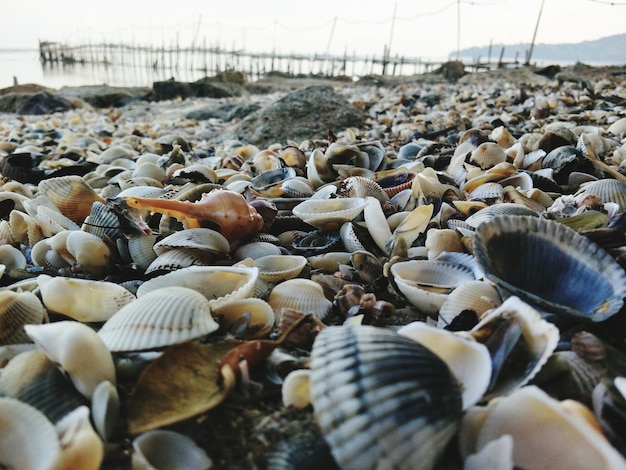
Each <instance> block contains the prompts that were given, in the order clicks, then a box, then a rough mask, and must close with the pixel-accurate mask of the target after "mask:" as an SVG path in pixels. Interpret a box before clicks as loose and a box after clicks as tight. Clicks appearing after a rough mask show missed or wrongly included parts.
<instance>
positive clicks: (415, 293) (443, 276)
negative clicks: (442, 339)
mask: <svg viewBox="0 0 626 470" xmlns="http://www.w3.org/2000/svg"><path fill="white" fill-rule="evenodd" d="M390 275H391V276H392V277H393V281H394V282H395V284H396V286H397V288H398V290H399V291H400V293H402V294H403V295H404V296H405V297H406V298H407V300H408V301H409V302H410V303H411V304H412V305H414V306H415V307H417V308H419V309H420V310H421V311H423V312H424V313H426V314H429V315H435V314H437V312H438V311H439V309H440V308H441V305H442V304H443V302H444V301H445V300H446V299H447V297H448V294H449V293H450V292H452V290H453V289H455V288H456V287H458V286H460V285H461V284H463V283H465V282H468V281H473V280H474V279H475V278H474V274H473V273H472V271H471V270H470V269H469V268H467V267H466V266H462V265H459V264H453V263H446V262H442V261H430V260H410V261H401V262H398V263H395V264H393V265H392V266H391V268H390Z"/></svg>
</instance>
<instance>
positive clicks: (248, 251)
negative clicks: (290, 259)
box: [233, 241, 282, 260]
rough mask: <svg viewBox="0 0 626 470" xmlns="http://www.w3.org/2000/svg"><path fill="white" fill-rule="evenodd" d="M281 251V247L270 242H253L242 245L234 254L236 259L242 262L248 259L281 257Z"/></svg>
mask: <svg viewBox="0 0 626 470" xmlns="http://www.w3.org/2000/svg"><path fill="white" fill-rule="evenodd" d="M281 253H282V252H281V249H280V247H279V246H277V245H275V244H274V243H270V242H259V241H257V242H251V243H246V244H245V245H241V246H240V247H239V248H237V249H236V250H235V252H234V254H233V257H234V259H236V260H242V259H246V258H250V259H253V260H254V259H257V258H262V257H263V256H268V255H280V254H281Z"/></svg>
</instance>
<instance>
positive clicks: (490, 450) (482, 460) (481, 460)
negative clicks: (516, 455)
mask: <svg viewBox="0 0 626 470" xmlns="http://www.w3.org/2000/svg"><path fill="white" fill-rule="evenodd" d="M484 468H494V469H495V468H502V469H511V470H512V469H513V468H514V464H513V438H512V437H511V436H510V435H509V434H504V435H502V436H500V437H499V438H497V439H494V440H493V441H489V442H488V443H487V444H485V446H484V447H483V448H482V449H481V450H480V451H479V452H476V453H474V454H472V455H468V456H467V458H466V459H465V461H464V462H463V469H464V470H480V469H484Z"/></svg>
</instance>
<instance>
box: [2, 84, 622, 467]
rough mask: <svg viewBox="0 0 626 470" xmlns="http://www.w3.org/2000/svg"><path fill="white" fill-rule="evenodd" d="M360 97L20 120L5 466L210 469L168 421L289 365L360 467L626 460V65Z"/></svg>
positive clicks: (288, 398) (6, 271)
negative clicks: (255, 116)
mask: <svg viewBox="0 0 626 470" xmlns="http://www.w3.org/2000/svg"><path fill="white" fill-rule="evenodd" d="M343 93H345V94H347V95H348V94H349V97H350V99H351V101H352V102H353V103H355V104H358V105H359V106H361V107H363V108H364V109H366V110H368V112H369V115H370V120H369V122H368V125H367V126H366V127H365V128H364V129H345V130H335V131H336V132H337V133H336V136H335V135H334V134H332V133H329V135H328V136H327V137H326V138H319V139H317V140H316V139H315V138H312V139H311V140H308V141H304V142H280V143H277V144H275V145H270V146H268V147H267V148H259V147H257V146H255V145H251V144H246V143H245V142H238V141H236V142H235V141H226V142H224V143H221V144H209V143H207V142H206V141H205V140H203V139H202V129H201V126H200V124H199V123H198V122H194V121H189V120H184V119H172V118H171V117H170V118H168V119H169V120H166V119H163V120H159V117H158V115H159V110H160V109H163V107H165V106H170V107H175V106H176V105H180V103H173V102H166V103H157V104H153V105H151V108H150V110H149V113H150V114H147V115H146V114H145V112H142V111H141V109H140V108H139V106H138V105H129V106H128V107H127V108H121V109H119V110H115V111H109V112H107V113H104V112H103V113H96V112H92V111H88V110H79V111H70V112H67V113H63V114H55V115H52V116H46V117H43V118H35V117H18V116H14V115H4V116H2V120H1V121H2V122H1V123H0V153H1V160H0V173H1V174H2V177H3V179H2V184H1V186H0V216H1V221H0V239H1V240H2V245H0V268H1V270H2V279H1V283H2V289H1V290H0V346H1V349H0V366H2V369H1V371H0V396H1V398H0V408H1V412H0V416H1V418H0V423H1V424H0V425H1V426H2V429H1V431H0V435H2V439H1V440H0V466H1V467H3V468H4V467H7V468H24V469H26V468H33V469H35V468H36V469H44V468H49V469H53V468H54V469H61V468H81V469H97V468H107V465H120V466H127V467H128V466H130V465H131V464H132V467H133V468H168V469H172V468H198V469H202V468H209V467H210V466H211V465H212V460H211V459H212V457H214V456H211V455H210V453H207V452H206V450H205V449H202V448H200V447H199V446H198V445H197V444H196V443H194V441H193V439H192V437H193V436H188V435H185V434H184V433H180V432H175V431H173V430H171V429H168V427H169V426H170V425H172V424H175V423H180V422H184V421H185V420H189V419H197V418H198V417H202V416H205V415H206V414H207V413H210V412H211V410H213V409H215V408H216V407H219V406H220V405H221V404H223V403H224V401H226V400H229V399H230V398H231V397H232V396H233V395H234V394H240V393H246V390H247V387H250V386H251V383H254V382H255V380H259V379H258V377H259V373H260V371H265V372H261V375H262V374H263V373H267V370H268V368H272V367H273V368H274V369H276V364H278V363H280V365H281V366H283V367H282V369H281V374H278V373H276V372H275V373H274V375H275V378H276V381H275V383H274V385H275V386H276V385H277V386H278V387H280V389H281V393H282V401H283V404H284V405H283V406H286V407H294V408H299V409H302V412H303V413H311V415H312V416H313V417H314V419H315V422H316V423H317V425H318V426H319V430H320V432H321V434H322V435H323V437H324V440H325V441H326V444H327V446H328V447H327V452H330V453H331V454H332V458H333V459H334V461H335V462H336V464H337V465H338V466H339V467H340V468H346V469H347V468H359V469H364V468H419V469H421V468H424V469H430V468H437V467H438V465H447V467H446V468H455V467H458V468H466V469H479V468H481V469H482V468H498V469H506V468H510V469H512V468H527V469H532V468H552V469H554V468H564V469H565V468H567V469H572V468H585V469H590V468H594V469H600V468H606V469H623V468H626V460H625V457H624V456H625V455H626V438H624V433H623V430H624V429H625V425H626V378H625V377H626V360H625V359H624V358H625V357H626V356H624V354H625V351H624V346H625V345H624V339H625V338H626V334H625V333H624V331H626V330H623V329H621V330H620V328H619V327H620V326H623V325H624V320H625V318H624V315H626V314H625V313H624V311H625V307H624V298H625V297H626V272H625V271H624V266H626V237H625V233H626V219H625V217H626V216H624V210H625V209H626V177H625V176H624V173H626V172H623V167H624V166H625V165H626V117H625V115H626V108H625V106H624V103H626V88H625V86H624V82H623V81H622V82H621V84H620V83H619V81H614V80H611V79H610V78H605V79H602V80H597V81H596V82H594V83H593V85H592V89H589V88H588V85H586V84H584V83H577V82H565V83H563V84H557V83H556V82H547V84H546V85H544V86H539V85H535V86H528V87H526V88H524V89H522V87H520V86H519V84H515V83H512V82H506V81H497V82H495V83H490V82H485V83H484V84H480V83H476V84H471V85H460V84H456V85H453V84H441V85H430V86H427V85H422V86H417V85H410V84H405V85H403V86H401V87H398V88H393V89H378V88H366V87H357V86H355V87H352V88H346V89H344V90H343ZM133 106H135V108H133ZM144 107H145V105H144ZM149 118H150V119H149ZM214 124H215V125H223V126H225V124H216V123H214ZM206 425H207V426H210V422H207V423H206ZM265 460H266V457H265V456H259V462H264V461H265ZM267 461H269V459H267ZM111 462H113V463H111ZM131 462H132V463H131ZM281 468H295V467H281Z"/></svg>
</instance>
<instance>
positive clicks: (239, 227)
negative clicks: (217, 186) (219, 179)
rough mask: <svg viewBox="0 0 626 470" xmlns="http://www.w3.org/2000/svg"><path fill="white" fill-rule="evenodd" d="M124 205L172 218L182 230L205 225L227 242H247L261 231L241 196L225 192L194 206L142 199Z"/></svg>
mask: <svg viewBox="0 0 626 470" xmlns="http://www.w3.org/2000/svg"><path fill="white" fill-rule="evenodd" d="M126 202H127V203H128V205H129V206H130V207H134V208H136V209H140V210H150V211H153V212H159V213H161V214H165V215H169V216H171V217H175V218H176V219H178V220H179V221H180V222H182V223H183V225H184V226H185V228H199V227H201V226H202V223H203V222H209V223H210V224H214V225H216V226H217V227H218V230H219V232H220V233H221V234H222V235H224V237H226V238H227V239H228V240H229V241H231V242H232V241H237V240H244V239H246V238H249V237H250V236H252V235H254V234H255V233H257V232H259V231H260V230H261V228H262V227H263V217H262V216H261V215H260V214H259V213H258V212H257V211H256V209H255V208H254V207H252V206H250V205H249V204H248V203H247V202H246V200H245V198H244V197H243V196H242V195H241V194H239V193H236V192H234V191H229V190H214V191H211V192H209V193H205V194H203V195H202V198H201V199H200V200H199V201H197V202H189V201H177V200H168V199H157V198H142V197H128V198H126Z"/></svg>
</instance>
